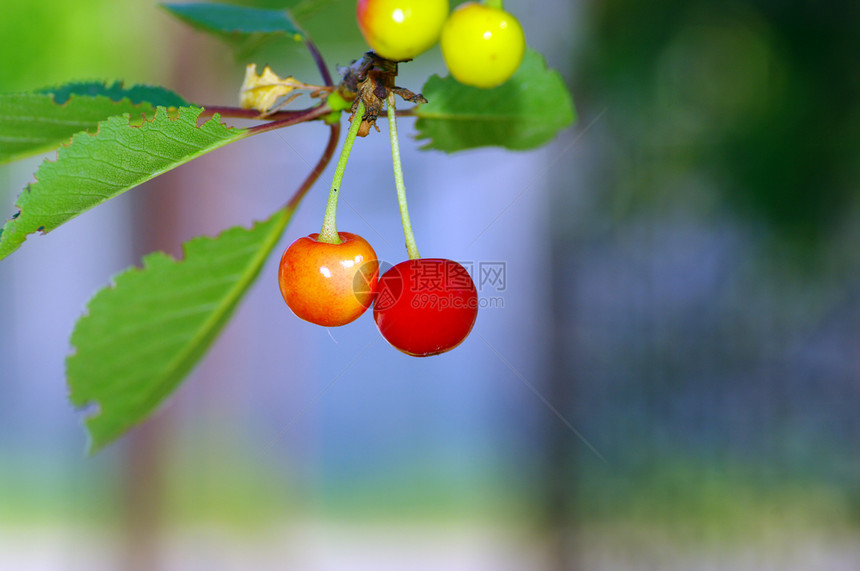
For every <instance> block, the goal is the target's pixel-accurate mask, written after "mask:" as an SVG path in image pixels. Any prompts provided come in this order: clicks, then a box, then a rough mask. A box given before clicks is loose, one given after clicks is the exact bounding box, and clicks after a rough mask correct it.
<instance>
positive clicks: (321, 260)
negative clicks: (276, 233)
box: [278, 232, 379, 327]
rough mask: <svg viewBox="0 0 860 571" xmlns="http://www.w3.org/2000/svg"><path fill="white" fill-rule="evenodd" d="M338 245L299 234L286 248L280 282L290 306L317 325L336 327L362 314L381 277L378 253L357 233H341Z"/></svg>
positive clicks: (299, 314)
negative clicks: (300, 236) (301, 236)
mask: <svg viewBox="0 0 860 571" xmlns="http://www.w3.org/2000/svg"><path fill="white" fill-rule="evenodd" d="M338 236H339V237H340V239H341V243H340V244H329V243H326V242H320V241H319V240H318V238H319V234H311V235H309V236H307V237H304V238H299V239H298V240H296V241H295V242H293V243H292V244H291V245H290V247H289V248H287V249H286V250H285V251H284V255H283V256H282V257H281V265H280V267H279V269H278V283H279V284H280V286H281V294H282V295H283V296H284V301H286V302H287V306H289V308H290V309H291V310H292V311H293V313H295V314H296V315H297V316H298V317H300V318H302V319H304V320H305V321H310V322H311V323H316V324H317V325H322V326H325V327H337V326H339V325H346V324H347V323H351V322H352V321H355V320H356V319H358V317H359V316H360V315H361V314H362V313H364V312H365V311H366V310H367V308H368V307H370V304H371V303H372V302H373V292H374V289H375V288H376V282H377V280H378V277H379V262H378V261H377V259H376V252H374V251H373V248H372V247H371V246H370V244H368V243H367V241H366V240H365V239H364V238H362V237H361V236H358V235H356V234H351V233H349V232H338Z"/></svg>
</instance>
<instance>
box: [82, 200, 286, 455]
mask: <svg viewBox="0 0 860 571" xmlns="http://www.w3.org/2000/svg"><path fill="white" fill-rule="evenodd" d="M292 214H293V210H286V209H285V210H280V211H278V212H277V213H276V214H275V215H274V216H272V217H271V218H270V219H269V220H267V221H265V222H260V223H257V224H256V225H255V226H253V227H252V228H251V229H245V228H239V227H237V228H231V229H230V230H227V231H225V232H224V233H222V234H221V235H220V236H218V237H216V238H208V237H200V238H194V239H193V240H191V241H189V242H187V243H186V244H185V245H184V247H183V250H184V257H183V259H181V260H176V259H174V258H172V257H170V256H168V255H167V254H164V253H162V252H155V253H153V254H149V255H148V256H145V257H144V258H143V267H142V268H130V269H128V270H126V271H124V272H122V273H121V274H119V275H118V276H116V278H115V279H114V283H113V285H111V286H109V287H107V288H105V289H103V290H101V291H99V292H98V293H97V294H96V295H95V296H94V297H93V299H92V300H91V301H90V303H89V305H88V306H87V314H86V315H84V316H83V317H81V319H80V320H78V322H77V324H76V325H75V329H74V331H73V332H72V339H71V342H72V346H73V347H74V350H75V352H74V354H72V355H71V356H70V357H69V358H68V359H67V360H66V376H67V379H68V383H69V388H70V399H71V401H72V403H73V404H74V405H76V406H87V405H92V404H96V405H98V411H97V412H96V413H94V414H93V415H91V416H89V417H88V418H87V422H86V424H87V429H88V430H89V434H90V451H91V452H95V451H97V450H98V449H100V448H102V447H103V446H105V445H106V444H108V443H109V442H111V441H113V440H114V439H116V438H117V437H119V436H120V435H122V434H123V433H124V432H125V431H126V430H128V429H129V428H131V427H132V426H134V425H135V424H137V423H138V422H140V421H142V420H143V419H144V418H146V417H147V416H148V415H149V414H150V413H152V412H153V411H154V410H155V409H156V407H157V406H158V405H159V404H160V403H161V402H162V401H163V400H164V399H165V397H167V396H168V395H169V394H170V393H171V392H173V390H174V389H175V388H176V387H177V386H178V385H179V383H180V382H181V381H182V379H183V378H184V377H185V375H186V374H188V373H189V372H190V371H191V370H192V369H193V367H194V365H195V364H196V363H197V361H199V360H200V359H201V358H202V357H203V355H204V353H205V352H206V349H207V348H208V347H209V346H210V345H211V344H212V342H213V341H214V340H215V338H216V337H217V335H218V333H219V332H220V330H221V329H222V328H223V326H224V324H225V323H226V322H227V320H228V319H229V317H230V315H231V314H232V313H233V310H234V309H235V308H236V306H237V304H238V303H239V301H240V300H241V298H242V297H243V295H244V294H245V292H246V291H247V290H248V288H249V287H250V286H251V284H252V283H253V282H254V280H255V278H256V277H257V275H258V274H259V273H260V269H261V268H262V266H263V263H264V262H265V261H266V258H267V257H268V256H269V254H270V253H271V251H272V250H273V249H274V247H275V246H276V245H277V243H278V240H279V239H280V237H281V235H282V234H283V231H284V228H285V227H286V225H287V223H288V222H289V220H290V218H291V217H292Z"/></svg>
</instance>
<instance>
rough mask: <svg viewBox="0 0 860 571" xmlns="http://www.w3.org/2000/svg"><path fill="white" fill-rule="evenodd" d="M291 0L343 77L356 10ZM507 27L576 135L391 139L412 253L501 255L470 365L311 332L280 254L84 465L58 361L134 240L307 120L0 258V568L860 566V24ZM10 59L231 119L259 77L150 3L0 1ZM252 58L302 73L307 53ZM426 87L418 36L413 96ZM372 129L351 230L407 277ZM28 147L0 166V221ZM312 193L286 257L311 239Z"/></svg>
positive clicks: (837, 20) (178, 220) (258, 198)
mask: <svg viewBox="0 0 860 571" xmlns="http://www.w3.org/2000/svg"><path fill="white" fill-rule="evenodd" d="M315 4H320V5H321V7H320V6H317V5H315ZM256 5H259V6H266V7H273V6H280V5H285V3H284V2H281V3H279V2H276V1H274V0H272V1H269V2H257V3H256ZM291 5H292V6H293V7H294V8H295V9H296V11H297V13H298V14H300V15H301V18H302V21H303V22H304V23H305V25H306V27H307V28H308V29H309V31H310V32H311V34H312V35H313V36H314V38H315V39H316V40H317V43H318V44H319V45H320V47H321V48H322V50H323V52H324V53H325V54H326V57H327V59H328V61H329V64H330V65H332V66H333V65H334V64H336V63H337V64H347V63H349V61H350V60H351V59H354V58H356V57H358V56H359V55H360V54H361V52H362V51H363V50H364V49H365V47H364V45H363V43H362V40H361V37H360V35H359V33H358V31H357V29H356V27H355V23H354V19H353V3H352V2H346V1H340V0H332V1H327V2H321V3H313V2H293V3H292V4H291ZM506 7H507V8H508V9H509V10H511V11H512V12H514V13H515V14H517V16H518V17H519V18H520V20H521V22H522V24H523V26H524V28H525V30H526V34H527V37H528V40H529V43H530V44H531V45H532V46H533V47H535V48H537V49H538V50H540V51H541V52H543V53H544V54H545V55H546V56H547V59H548V61H549V63H550V65H551V66H553V67H555V68H557V69H558V70H560V72H561V73H562V75H563V76H564V78H565V80H566V82H567V84H568V86H569V87H570V89H571V91H572V92H573V94H574V96H575V100H576V104H577V110H578V112H579V116H580V118H579V122H578V123H577V125H576V126H575V127H574V128H572V129H570V130H568V131H566V132H564V133H561V134H560V135H559V137H558V139H557V140H556V141H555V142H553V143H552V144H550V145H548V146H546V147H544V148H542V149H540V150H536V151H531V152H527V153H510V152H505V151H501V150H497V149H489V150H479V151H470V152H464V153H460V154H457V155H451V156H449V155H444V154H442V153H439V152H420V151H419V150H418V147H419V143H416V142H415V141H413V140H411V139H410V138H409V136H408V135H410V134H414V129H413V127H412V125H411V123H410V121H409V120H404V121H402V122H401V129H402V131H403V135H407V136H404V137H403V139H404V141H403V146H404V148H403V152H404V161H405V169H406V182H407V187H408V189H409V193H410V206H411V209H410V210H411V212H412V215H413V224H414V226H415V228H416V232H417V235H418V240H419V243H420V246H421V250H422V253H423V254H424V255H428V256H443V257H449V258H453V259H457V260H461V261H468V262H472V263H474V267H475V268H476V271H478V268H479V266H480V264H481V263H482V262H483V263H494V264H495V263H503V264H504V268H505V276H504V277H505V279H504V280H503V281H499V280H479V278H480V276H478V275H476V276H475V277H476V279H478V280H479V281H480V282H481V283H480V285H481V288H480V295H481V297H482V299H483V300H485V302H486V305H487V307H486V308H485V309H484V310H482V311H481V313H480V315H479V318H478V321H477V324H476V327H475V330H474V331H473V333H472V335H471V337H470V338H469V339H468V340H467V341H466V342H465V343H464V344H463V345H462V346H461V347H460V348H458V349H457V350H456V351H454V352H452V353H449V354H446V355H442V356H439V357H434V358H432V359H426V360H419V359H413V358H409V357H406V356H404V355H401V354H399V353H398V352H396V351H394V350H393V349H391V348H390V347H388V346H387V345H386V343H385V342H384V341H383V340H382V339H381V338H380V337H379V335H378V333H377V332H376V330H375V327H374V325H373V322H372V319H371V318H370V317H369V316H364V317H363V318H361V319H360V320H358V321H357V322H355V323H353V324H351V325H349V326H346V327H343V328H339V329H335V330H325V329H322V328H318V327H315V326H312V325H310V324H306V323H304V322H302V321H300V320H298V319H297V318H295V317H294V316H292V315H291V314H290V313H289V311H288V310H287V309H286V307H285V306H284V305H283V301H282V300H281V299H280V294H279V292H278V288H277V285H276V278H275V276H276V264H277V259H276V258H277V256H276V257H275V258H273V259H272V260H270V263H269V264H268V265H267V266H266V268H265V269H264V272H263V274H262V276H261V278H260V280H259V282H258V283H257V284H256V285H255V287H254V288H253V290H252V291H251V293H250V295H249V297H248V298H247V299H246V301H245V302H244V303H243V304H242V306H241V307H240V308H239V310H238V311H237V313H236V315H235V318H234V319H233V321H232V322H231V324H230V325H229V326H228V327H227V329H226V331H225V332H224V334H223V335H222V336H221V338H220V339H219V340H218V342H217V343H216V344H215V345H214V346H213V348H212V349H211V351H210V352H209V354H208V356H207V357H206V359H205V360H204V361H203V362H202V363H201V364H200V365H199V366H198V367H197V368H196V369H195V371H194V373H193V374H192V375H191V376H190V377H189V379H188V380H187V381H186V382H185V383H184V385H183V386H182V388H181V389H180V390H179V391H178V392H177V394H175V395H174V396H173V397H172V398H171V399H170V401H169V403H168V404H167V405H166V406H164V407H163V408H162V409H161V410H160V411H159V412H158V413H157V414H156V415H155V416H154V417H153V418H152V419H151V420H150V421H148V422H147V423H146V424H145V425H143V426H141V427H139V428H137V429H135V430H134V431H133V432H132V433H131V434H129V435H128V436H127V437H125V438H123V439H122V440H121V441H119V442H117V443H115V444H114V445H112V446H111V447H109V448H108V449H106V450H105V451H103V452H101V453H99V454H98V455H97V456H95V457H92V458H88V457H86V456H85V454H84V447H85V442H86V438H85V433H84V431H83V429H82V427H81V422H82V413H81V412H79V411H75V410H73V409H72V408H71V407H70V406H69V404H68V403H67V401H66V392H67V390H66V387H65V384H64V374H63V368H64V357H65V355H66V354H67V353H68V352H69V345H68V336H69V334H70V332H71V330H72V327H73V325H74V322H75V320H76V319H77V317H78V316H80V314H81V313H82V311H83V308H84V304H85V303H86V301H87V300H88V299H89V297H90V296H91V295H92V294H93V293H94V292H95V291H96V290H97V289H99V288H100V287H103V286H104V285H106V284H107V283H108V282H109V279H110V276H112V275H114V274H115V273H117V272H119V271H121V270H122V269H124V268H126V267H128V266H129V265H132V264H136V263H138V260H139V258H140V256H141V255H142V254H144V253H147V252H149V251H152V250H155V249H160V250H164V251H167V252H171V253H173V254H174V255H179V253H180V252H181V243H182V242H183V241H185V240H187V239H190V238H192V237H194V236H197V235H201V234H209V235H214V234H216V233H218V232H219V231H221V230H222V229H224V228H227V227H230V226H233V225H238V224H241V225H248V224H250V222H251V221H253V220H259V219H262V218H264V217H265V216H266V215H267V214H268V213H269V212H271V211H272V210H273V209H274V208H276V207H277V206H279V205H280V204H282V203H283V202H284V201H285V200H286V198H287V197H288V196H289V195H290V194H291V192H292V190H293V187H294V186H295V184H297V183H298V181H299V180H301V178H302V177H303V176H304V175H305V173H306V172H307V171H308V169H309V166H308V164H309V163H310V164H313V162H314V161H315V160H316V158H317V156H318V154H319V153H320V152H321V149H322V147H323V145H324V143H325V138H326V135H327V133H326V130H325V129H323V128H321V127H320V126H319V125H305V126H299V127H295V128H291V129H288V130H285V131H279V132H273V133H268V134H265V135H262V136H259V137H255V138H253V139H249V140H246V141H243V142H240V143H238V144H236V145H231V146H229V147H227V148H224V149H220V150H218V151H216V152H214V153H211V154H210V155H207V156H205V157H203V158H201V159H199V160H197V161H194V162H193V163H191V164H188V165H185V166H183V167H181V168H179V169H177V170H175V171H172V172H170V173H168V174H166V175H163V176H161V177H159V178H157V179H155V180H153V181H151V182H150V183H147V184H145V185H144V186H143V187H141V188H138V189H136V190H134V191H132V192H130V193H128V194H126V195H124V196H122V197H120V198H118V199H116V200H113V201H111V202H110V203H109V204H107V205H105V206H102V207H100V208H98V209H96V210H94V211H92V212H90V213H88V214H86V215H85V216H82V217H80V218H78V219H76V220H75V221H73V222H72V223H70V224H68V225H66V226H64V227H62V228H61V229H58V230H56V231H55V232H52V233H51V234H50V235H49V236H45V237H34V238H32V239H31V240H29V241H28V242H27V243H26V244H25V245H24V247H22V249H21V250H20V251H18V252H16V253H15V254H14V255H12V256H11V257H10V258H8V259H6V260H4V261H3V262H2V263H0V569H3V570H6V569H9V570H16V571H17V570H27V571H29V570H51V571H53V570H64V571H65V570H84V569H86V570H101V569H105V570H107V569H130V570H149V569H166V570H174V569H175V570H180V569H181V570H189V569H190V570H194V569H206V570H222V569H223V570H232V569H249V568H250V569H301V570H309V571H315V570H338V571H341V570H343V569H351V570H353V569H355V570H358V569H374V570H383V569H386V570H387V569H392V570H395V569H396V570H402V569H410V570H424V569H427V570H430V569H433V570H436V569H448V570H463V571H477V570H481V571H483V570H488V571H496V570H498V571H504V570H521V569H529V570H546V571H562V570H589V571H590V570H627V569H630V570H634V569H635V570H645V569H654V570H657V569H659V570H666V569H678V570H682V569H683V570H692V569H696V570H698V569H708V570H711V569H713V570H716V569H732V570H737V569H749V570H764V569H779V570H781V571H784V570H795V569H796V570H804V571H806V570H809V569H827V570H842V569H844V570H849V569H850V570H853V569H857V568H860V488H858V484H860V449H858V441H860V414H858V407H860V384H859V383H860V334H858V324H860V254H858V246H857V245H858V244H860V208H858V197H860V192H858V191H860V188H858V185H860V105H858V104H857V101H858V97H860V93H858V91H860V66H858V65H857V54H860V45H858V44H859V43H860V41H858V38H860V4H858V3H856V2H852V1H848V0H842V1H840V0H836V1H833V2H827V3H813V2H803V1H800V0H782V1H780V2H771V1H768V0H737V1H732V2H709V1H705V0H686V1H683V2H681V1H678V0H655V1H653V2H647V3H646V2H638V1H635V0H601V1H597V0H591V1H585V0H582V1H569V2H565V1H560V0H552V1H546V2H539V3H535V2H526V1H524V0H521V1H514V0H510V1H509V2H506ZM0 48H2V49H0V90H2V91H18V90H26V89H32V88H38V87H43V86H46V85H52V84H57V83H61V82H65V81H70V80H79V79H110V80H112V79H125V80H126V81H127V82H128V83H157V84H162V85H165V86H167V87H169V88H171V89H174V90H175V91H177V92H179V93H180V94H182V95H183V96H185V97H186V98H187V99H189V100H191V101H195V102H198V103H201V104H204V105H205V104H221V105H229V104H233V103H234V102H235V100H236V93H237V91H238V87H239V85H240V83H241V80H242V77H243V68H244V65H245V63H248V62H247V61H244V60H237V59H236V58H234V56H233V54H232V52H231V51H230V49H229V48H228V47H226V46H225V45H223V44H221V43H219V42H218V41H217V40H214V39H212V38H209V37H206V36H204V35H202V34H200V33H197V32H194V31H192V30H190V29H188V28H186V27H184V26H183V25H181V24H179V23H176V22H174V21H173V20H171V18H170V17H169V16H168V15H167V14H166V13H165V12H164V11H163V10H161V9H159V8H158V7H157V4H156V3H155V2H150V1H148V0H147V1H141V0H136V1H132V0H78V1H76V2H59V1H55V0H43V1H41V2H29V1H25V0H2V3H0ZM255 60H256V61H258V62H260V63H270V64H272V65H273V67H274V68H275V70H276V71H277V72H278V73H280V74H282V75H284V74H293V75H296V76H298V77H300V78H303V79H307V80H313V79H314V78H315V77H316V71H315V69H314V68H313V66H312V64H311V62H310V59H309V57H308V56H307V54H306V53H304V52H303V51H302V50H301V49H300V47H297V46H291V45H284V46H275V47H272V48H270V49H268V50H267V51H265V52H263V53H262V54H260V55H259V56H258V57H256V58H255ZM430 73H444V65H443V63H442V60H441V57H440V54H439V52H438V49H434V50H433V51H431V52H429V53H428V54H426V55H423V56H421V58H419V60H418V61H416V62H413V63H411V64H409V65H404V66H402V67H401V78H400V81H399V83H400V84H401V85H404V86H406V87H409V88H412V89H415V90H416V91H417V90H420V87H421V85H422V83H423V80H424V79H425V78H426V77H427V76H428V75H429V74H430ZM384 129H385V128H384V127H383V132H382V133H381V134H373V135H372V136H370V137H368V138H367V139H365V140H361V141H359V144H357V145H356V148H355V150H354V152H353V156H352V160H351V161H350V164H349V167H348V169H347V173H346V179H345V184H344V191H343V194H342V196H341V208H340V227H341V228H342V229H345V230H349V231H354V232H358V233H360V234H362V235H364V236H365V237H366V238H367V239H368V240H370V241H371V242H372V243H373V244H374V246H375V248H376V250H377V252H378V254H379V255H380V257H381V258H383V259H385V260H388V261H391V262H397V261H399V260H401V259H403V258H404V257H405V251H404V248H403V246H402V234H401V231H400V227H399V218H398V216H397V211H396V201H395V196H394V186H393V181H392V177H391V170H390V169H391V167H390V161H389V155H388V147H387V145H388V142H387V137H386V136H385V131H384ZM48 156H50V155H48ZM43 158H44V157H38V158H34V159H32V160H24V161H20V162H18V163H15V164H12V165H8V166H4V167H0V210H4V211H5V212H6V214H11V213H12V212H13V211H14V206H13V205H14V200H15V197H16V196H17V194H18V192H19V191H20V189H22V188H23V187H24V186H25V185H26V184H27V182H29V181H31V180H32V176H33V172H34V171H35V169H36V167H37V166H38V164H39V163H40V161H41V160H42V159H43ZM332 172H333V170H332V169H329V170H328V171H327V172H326V174H324V175H323V177H322V179H321V180H320V182H319V183H318V184H317V185H316V187H315V188H314V190H313V191H312V193H311V194H310V195H309V197H308V198H307V200H306V201H305V202H304V204H303V205H302V207H301V209H300V211H299V212H298V214H297V216H296V218H295V219H294V221H293V223H292V224H291V226H290V227H289V229H288V231H287V235H286V236H285V238H284V243H283V246H284V247H286V245H287V244H288V243H289V242H290V241H292V240H294V239H295V238H297V237H299V236H302V235H306V234H308V233H310V232H313V231H317V230H318V228H319V226H320V223H321V222H320V221H321V218H322V212H323V208H324V203H325V195H326V190H327V182H328V180H330V177H331V174H332ZM496 267H497V266H496Z"/></svg>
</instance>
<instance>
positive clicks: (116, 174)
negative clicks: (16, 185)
mask: <svg viewBox="0 0 860 571" xmlns="http://www.w3.org/2000/svg"><path fill="white" fill-rule="evenodd" d="M74 100H75V98H74V97H73V98H72V99H71V100H70V102H71V101H74ZM202 111H203V109H201V108H199V107H180V108H179V110H178V112H177V113H176V114H174V115H171V114H169V113H168V112H167V109H166V108H164V107H158V110H157V112H156V114H155V116H154V117H153V118H152V119H147V120H146V121H143V122H142V123H140V124H139V125H137V126H134V125H131V124H130V119H129V116H128V115H124V116H121V117H110V118H109V119H107V120H105V121H102V122H101V123H99V124H98V132H97V133H95V134H92V135H91V134H89V133H78V134H77V135H75V136H74V137H73V138H72V140H71V142H70V143H69V144H68V145H67V146H63V147H60V149H59V151H58V152H57V160H56V161H45V162H43V163H42V165H41V166H40V167H39V169H38V170H37V171H36V182H33V183H30V184H29V185H28V186H27V188H25V189H24V191H23V192H22V193H21V195H20V196H19V197H18V201H17V206H18V208H19V209H20V211H19V213H18V214H17V215H15V217H13V218H12V219H11V220H9V221H8V222H6V225H5V226H4V227H3V229H2V233H0V259H3V258H5V257H6V256H8V255H9V254H11V253H12V252H14V251H15V250H17V249H18V248H19V247H20V246H21V244H22V243H23V242H24V240H26V239H27V236H28V235H30V234H32V233H34V232H37V231H40V232H42V233H48V232H50V231H51V230H53V229H55V228H57V227H58V226H60V225H61V224H63V223H64V222H67V221H69V220H71V219H72V218H74V217H76V216H78V215H79V214H82V213H83V212H86V211H87V210H89V209H91V208H93V207H95V206H98V205H99V204H102V203H104V202H106V201H108V200H110V199H111V198H114V197H116V196H118V195H120V194H122V193H123V192H125V191H127V190H129V189H130V188H133V187H135V186H137V185H139V184H141V183H143V182H146V181H147V180H150V179H152V178H155V177H156V176H158V175H160V174H162V173H164V172H166V171H169V170H170V169H173V168H175V167H178V166H179V165H181V164H184V163H187V162H188V161H190V160H192V159H194V158H196V157H199V156H200V155H203V154H205V153H208V152H209V151H212V150H214V149H217V148H219V147H222V146H224V145H226V144H228V143H232V142H234V141H237V140H239V139H241V138H242V137H244V136H245V135H246V134H247V133H248V131H247V130H245V129H237V128H233V127H227V126H226V125H223V124H222V123H221V122H220V118H219V116H218V115H215V116H213V117H212V119H210V120H208V121H206V122H205V123H203V124H202V125H201V126H199V127H198V126H197V118H198V117H199V116H200V113H201V112H202Z"/></svg>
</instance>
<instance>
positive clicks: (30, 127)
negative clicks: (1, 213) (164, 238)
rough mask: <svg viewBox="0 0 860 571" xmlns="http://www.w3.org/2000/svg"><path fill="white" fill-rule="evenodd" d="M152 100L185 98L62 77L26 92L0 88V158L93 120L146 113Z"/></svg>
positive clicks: (176, 103)
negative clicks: (56, 82)
mask: <svg viewBox="0 0 860 571" xmlns="http://www.w3.org/2000/svg"><path fill="white" fill-rule="evenodd" d="M158 105H163V106H165V107H180V106H183V105H188V103H187V102H186V101H185V100H184V99H182V98H181V97H179V96H178V95H176V94H175V93H173V92H171V91H169V90H167V89H164V88H162V87H154V86H149V85H134V86H132V87H129V88H126V87H123V84H122V83H121V82H115V83H113V84H112V85H107V84H105V83H99V82H85V83H68V84H65V85H59V86H56V87H49V88H46V89H40V90H38V91H36V92H32V93H4V94H0V164H3V163H6V162H9V161H13V160H16V159H21V158H24V157H27V156H31V155H35V154H38V153H43V152H46V151H50V150H51V149H55V148H57V147H58V146H59V145H60V143H64V142H66V141H68V140H69V139H70V138H71V137H72V135H74V134H75V133H77V132H79V131H85V130H95V127H96V125H97V124H98V122H99V121H103V120H105V119H107V118H108V117H111V116H113V115H122V114H123V113H128V114H130V115H131V116H132V117H142V116H144V115H146V116H149V117H152V115H154V114H155V108H156V106H158Z"/></svg>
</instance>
